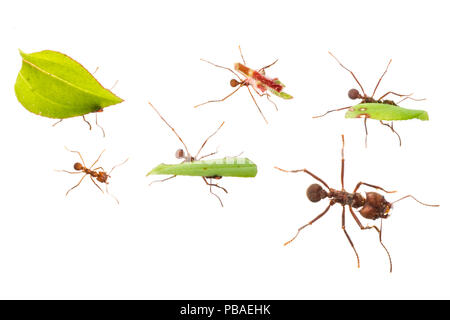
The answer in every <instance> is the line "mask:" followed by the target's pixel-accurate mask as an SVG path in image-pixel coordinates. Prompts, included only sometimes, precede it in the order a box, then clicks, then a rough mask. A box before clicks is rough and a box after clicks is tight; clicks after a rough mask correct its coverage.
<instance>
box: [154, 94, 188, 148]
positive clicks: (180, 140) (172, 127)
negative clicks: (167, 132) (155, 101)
mask: <svg viewBox="0 0 450 320" xmlns="http://www.w3.org/2000/svg"><path fill="white" fill-rule="evenodd" d="M148 104H149V105H150V107H152V108H153V110H155V112H156V113H157V114H158V116H159V117H160V118H161V120H162V121H164V122H165V124H167V126H168V127H169V128H170V129H172V131H173V133H175V135H176V136H177V137H178V139H179V140H180V141H181V143H182V144H183V146H184V148H185V149H186V152H187V153H188V155H190V153H189V150H188V147H187V146H186V144H185V143H184V141H183V139H181V137H180V136H179V135H178V133H177V132H176V131H175V129H174V128H173V127H172V126H171V125H170V124H169V123H168V122H167V121H166V119H164V118H163V116H162V115H161V114H160V113H159V111H158V110H157V109H156V108H155V107H154V106H153V105H152V104H151V102H150V101H149V102H148Z"/></svg>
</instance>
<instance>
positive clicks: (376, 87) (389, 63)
mask: <svg viewBox="0 0 450 320" xmlns="http://www.w3.org/2000/svg"><path fill="white" fill-rule="evenodd" d="M391 62H392V59H390V60H389V62H388V65H387V67H386V70H384V72H383V74H382V75H381V77H380V79H379V80H378V83H377V85H376V86H375V89H374V90H373V93H372V96H371V98H373V96H374V95H375V92H376V91H377V89H378V86H379V85H380V82H381V80H382V79H383V77H384V75H385V74H386V72H387V71H388V69H389V66H390V65H391Z"/></svg>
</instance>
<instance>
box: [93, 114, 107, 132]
mask: <svg viewBox="0 0 450 320" xmlns="http://www.w3.org/2000/svg"><path fill="white" fill-rule="evenodd" d="M97 113H98V112H96V113H95V124H96V125H97V127H99V128H100V129H102V132H103V138H104V137H106V134H105V129H103V127H102V126H101V125H99V124H98V117H97Z"/></svg>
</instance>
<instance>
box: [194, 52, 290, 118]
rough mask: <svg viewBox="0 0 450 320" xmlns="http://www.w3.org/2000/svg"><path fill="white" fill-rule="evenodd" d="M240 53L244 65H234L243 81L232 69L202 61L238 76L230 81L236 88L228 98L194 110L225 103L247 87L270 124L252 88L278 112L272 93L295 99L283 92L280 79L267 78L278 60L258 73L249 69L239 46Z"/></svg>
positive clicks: (283, 97)
mask: <svg viewBox="0 0 450 320" xmlns="http://www.w3.org/2000/svg"><path fill="white" fill-rule="evenodd" d="M239 52H240V54H241V58H242V62H243V63H244V64H242V63H239V62H238V63H235V64H234V69H235V70H236V71H237V72H239V73H241V75H243V76H244V78H243V79H242V78H241V77H240V76H239V74H237V73H236V72H235V71H233V70H232V69H230V68H227V67H223V66H219V65H217V64H214V63H212V62H209V61H207V60H204V59H201V60H202V61H204V62H206V63H209V64H211V65H213V66H215V67H217V68H221V69H225V70H228V71H230V72H231V73H232V74H234V75H235V76H236V78H237V79H239V80H236V79H231V80H230V86H231V87H233V88H236V89H235V90H234V91H233V92H231V93H230V94H228V95H227V96H225V97H224V98H222V99H218V100H210V101H206V102H204V103H201V104H198V105H196V106H195V107H194V108H197V107H200V106H202V105H205V104H208V103H212V102H222V101H225V100H226V99H228V98H229V97H231V96H232V95H233V94H235V93H236V92H237V91H238V90H239V89H241V88H242V87H247V90H248V92H249V94H250V96H251V97H252V100H253V102H254V103H255V105H256V107H257V108H258V111H259V113H260V114H261V116H262V117H263V119H264V121H265V122H266V123H268V121H267V119H266V117H265V116H264V114H263V112H262V111H261V108H260V107H259V105H258V103H257V102H256V99H255V97H254V96H253V94H252V92H251V90H250V87H251V88H252V89H253V91H255V93H256V94H258V95H259V96H260V97H264V96H265V97H266V98H267V100H269V101H270V102H271V103H272V104H273V105H274V106H275V109H276V110H277V111H278V107H277V105H276V104H275V102H273V101H272V100H271V99H270V94H269V92H270V93H272V94H273V95H275V96H277V97H280V98H282V99H292V98H293V97H292V96H291V95H290V94H287V93H286V92H283V89H284V87H285V85H284V84H283V83H281V81H280V80H278V78H273V79H272V78H269V77H267V76H266V69H268V68H270V67H271V66H273V65H274V64H275V63H277V61H278V59H277V60H275V61H274V62H272V63H271V64H269V65H267V66H265V67H263V68H261V69H259V70H258V71H256V70H253V69H250V68H249V67H247V66H245V64H246V62H245V59H244V56H243V54H242V50H241V47H240V46H239Z"/></svg>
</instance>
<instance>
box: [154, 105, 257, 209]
mask: <svg viewBox="0 0 450 320" xmlns="http://www.w3.org/2000/svg"><path fill="white" fill-rule="evenodd" d="M149 105H150V106H151V107H152V108H153V110H155V112H156V113H157V114H158V116H159V117H160V118H161V119H162V120H163V121H164V123H166V125H167V126H168V127H169V128H170V129H171V130H172V131H173V132H174V133H175V135H176V136H177V137H178V139H179V140H180V141H181V143H182V144H183V147H184V149H178V150H177V151H176V152H175V156H176V158H178V159H182V160H183V161H182V162H181V163H179V164H160V165H158V166H156V167H155V168H154V169H153V170H152V171H150V172H149V173H147V176H149V175H170V177H169V178H166V179H163V180H156V181H153V182H152V183H154V182H164V181H167V180H170V179H173V178H175V177H176V176H196V177H202V179H203V181H204V182H205V183H206V185H208V186H209V191H210V193H211V194H212V195H214V196H215V197H217V199H218V200H219V202H220V205H221V206H222V207H223V203H222V200H221V199H220V197H219V196H218V195H217V194H215V193H214V192H213V191H212V188H213V187H214V188H218V189H221V190H222V191H224V192H225V193H228V191H227V190H226V189H225V188H223V187H221V186H219V185H218V184H217V183H213V182H212V180H220V179H222V177H237V178H253V177H255V176H256V174H257V167H256V164H254V163H253V162H252V161H251V160H250V159H248V158H239V157H226V158H222V159H214V160H202V159H205V158H206V157H209V156H212V155H215V154H216V153H217V151H216V152H212V153H209V154H206V155H203V156H200V152H201V151H202V150H203V148H204V147H205V145H206V143H207V142H208V140H209V139H210V138H212V137H213V136H214V135H215V134H216V133H217V132H218V131H219V130H220V128H222V126H223V124H224V122H222V123H221V124H220V126H219V127H218V128H217V130H216V131H214V133H213V134H211V135H210V136H209V137H208V138H206V140H205V141H204V142H203V144H202V145H201V147H200V149H199V150H198V152H197V153H196V154H195V156H192V154H191V153H190V152H189V150H188V148H187V146H186V144H185V143H184V141H183V139H181V137H180V136H179V135H178V133H177V132H176V131H175V129H174V128H173V127H172V126H171V125H170V124H169V123H168V122H167V121H166V120H165V119H164V118H163V116H162V115H161V114H160V113H159V111H158V110H157V109H156V108H155V107H154V106H153V105H152V104H151V103H150V102H149ZM208 180H209V181H208ZM152 183H150V185H151V184H152Z"/></svg>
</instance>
